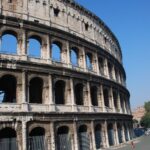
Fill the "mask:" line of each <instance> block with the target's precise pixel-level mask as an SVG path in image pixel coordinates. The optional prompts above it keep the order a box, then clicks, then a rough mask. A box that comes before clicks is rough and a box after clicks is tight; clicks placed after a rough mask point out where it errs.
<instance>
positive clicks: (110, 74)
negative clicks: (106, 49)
mask: <svg viewBox="0 0 150 150" xmlns="http://www.w3.org/2000/svg"><path fill="white" fill-rule="evenodd" d="M108 72H109V78H110V79H113V76H112V65H111V63H108Z"/></svg>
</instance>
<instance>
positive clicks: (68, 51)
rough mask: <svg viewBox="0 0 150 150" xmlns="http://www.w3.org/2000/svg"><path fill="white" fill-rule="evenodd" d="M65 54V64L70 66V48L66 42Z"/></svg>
mask: <svg viewBox="0 0 150 150" xmlns="http://www.w3.org/2000/svg"><path fill="white" fill-rule="evenodd" d="M66 51H67V52H66V53H67V57H66V58H67V61H66V63H67V64H68V66H70V64H71V58H70V47H69V42H68V41H67V42H66Z"/></svg>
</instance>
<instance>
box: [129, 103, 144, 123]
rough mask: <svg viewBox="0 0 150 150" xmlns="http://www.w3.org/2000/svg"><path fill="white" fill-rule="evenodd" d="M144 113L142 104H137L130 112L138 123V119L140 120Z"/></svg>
mask: <svg viewBox="0 0 150 150" xmlns="http://www.w3.org/2000/svg"><path fill="white" fill-rule="evenodd" d="M144 114H145V108H144V106H139V107H137V108H136V109H135V110H134V111H133V112H132V115H133V119H135V120H137V121H138V124H139V123H140V121H141V119H142V117H143V116H144Z"/></svg>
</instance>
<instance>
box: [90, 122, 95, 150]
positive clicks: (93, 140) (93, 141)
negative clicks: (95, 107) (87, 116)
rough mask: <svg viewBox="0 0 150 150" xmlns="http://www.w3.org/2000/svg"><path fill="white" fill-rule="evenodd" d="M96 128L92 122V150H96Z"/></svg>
mask: <svg viewBox="0 0 150 150" xmlns="http://www.w3.org/2000/svg"><path fill="white" fill-rule="evenodd" d="M94 129H95V126H94V121H92V122H91V131H92V132H91V133H92V147H93V148H92V149H93V150H94V149H96V142H95V130H94Z"/></svg>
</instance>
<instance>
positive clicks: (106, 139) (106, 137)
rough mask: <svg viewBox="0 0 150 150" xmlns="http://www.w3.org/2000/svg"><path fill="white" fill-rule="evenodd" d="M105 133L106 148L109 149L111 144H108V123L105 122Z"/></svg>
mask: <svg viewBox="0 0 150 150" xmlns="http://www.w3.org/2000/svg"><path fill="white" fill-rule="evenodd" d="M104 131H105V143H104V144H105V146H104V147H105V148H109V142H108V130H107V121H105V122H104Z"/></svg>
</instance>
